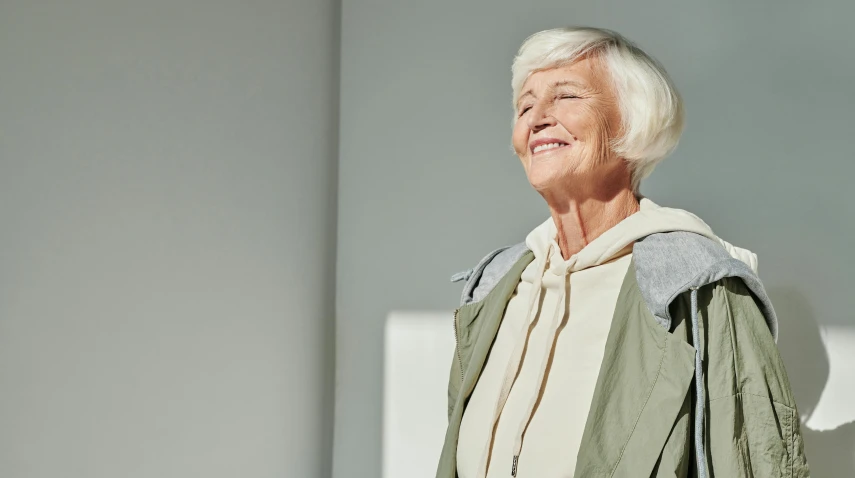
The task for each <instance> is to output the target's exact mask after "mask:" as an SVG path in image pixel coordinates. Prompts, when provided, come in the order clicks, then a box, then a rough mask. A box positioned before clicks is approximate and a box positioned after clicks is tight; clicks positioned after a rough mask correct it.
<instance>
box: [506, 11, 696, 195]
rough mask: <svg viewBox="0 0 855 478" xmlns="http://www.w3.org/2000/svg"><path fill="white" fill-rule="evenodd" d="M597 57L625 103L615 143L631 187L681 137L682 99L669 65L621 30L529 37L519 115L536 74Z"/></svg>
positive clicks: (518, 60)
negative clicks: (527, 87)
mask: <svg viewBox="0 0 855 478" xmlns="http://www.w3.org/2000/svg"><path fill="white" fill-rule="evenodd" d="M588 55H593V56H595V57H597V58H599V59H600V60H602V61H603V64H604V65H605V67H606V68H607V70H608V72H609V74H610V76H611V82H612V85H613V87H614V91H615V94H616V96H617V100H618V104H619V105H620V113H621V127H622V128H621V129H622V134H621V136H620V137H619V138H614V139H613V140H612V142H611V148H612V151H614V152H615V153H616V154H618V155H619V156H621V157H622V158H624V159H625V160H626V161H627V163H628V164H629V167H630V170H631V172H632V189H633V191H634V192H636V193H637V192H638V188H639V186H640V184H641V180H642V179H644V178H646V177H647V176H649V175H650V173H651V172H653V168H655V167H656V164H657V163H659V161H661V160H663V159H665V157H666V156H668V155H669V154H670V153H671V152H672V151H673V150H674V148H676V147H677V143H678V142H679V140H680V134H681V133H682V131H683V117H684V113H683V100H682V99H681V98H680V94H679V93H678V92H677V89H676V88H675V87H674V84H673V82H672V80H671V78H670V77H669V76H668V73H667V72H666V71H665V68H663V67H662V65H660V64H659V62H657V61H656V60H655V59H653V58H652V57H651V56H650V55H648V54H647V53H645V52H644V51H642V50H641V49H640V48H638V46H636V45H635V44H634V43H632V42H631V41H630V40H628V39H626V38H624V37H623V36H621V35H620V34H618V33H617V32H614V31H611V30H606V29H601V28H591V27H567V28H556V29H552V30H544V31H541V32H538V33H535V34H534V35H531V36H530V37H528V38H527V39H526V40H525V41H524V42H523V44H522V46H520V49H519V52H518V53H517V56H516V57H515V58H514V63H513V67H512V68H511V71H512V79H511V86H512V87H513V92H514V98H513V100H514V105H513V107H514V113H515V116H516V113H517V100H518V99H519V95H520V93H521V90H522V87H523V84H524V83H525V81H526V80H527V79H528V77H529V76H531V74H532V73H534V72H537V71H541V70H548V69H551V68H556V67H561V66H566V65H569V64H571V63H573V62H575V61H577V60H580V59H581V58H583V57H585V56H588Z"/></svg>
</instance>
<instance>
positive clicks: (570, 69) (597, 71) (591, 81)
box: [520, 58, 608, 97]
mask: <svg viewBox="0 0 855 478" xmlns="http://www.w3.org/2000/svg"><path fill="white" fill-rule="evenodd" d="M607 79H608V73H607V72H606V70H605V68H604V66H603V65H602V62H601V61H599V60H598V59H596V58H583V59H581V60H578V61H576V62H573V63H571V64H569V65H565V66H560V67H556V68H550V69H547V70H540V71H536V72H534V73H532V74H531V75H530V76H529V77H528V78H527V79H526V81H525V83H523V86H522V89H521V90H520V97H522V95H525V94H526V93H527V92H531V93H533V94H534V95H535V96H537V94H538V91H542V90H546V89H549V88H552V87H553V86H554V85H556V84H566V85H567V86H569V87H574V86H576V87H582V88H591V89H596V90H602V89H604V88H606V85H607Z"/></svg>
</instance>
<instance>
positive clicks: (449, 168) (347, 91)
mask: <svg viewBox="0 0 855 478" xmlns="http://www.w3.org/2000/svg"><path fill="white" fill-rule="evenodd" d="M853 14H855V7H853V4H852V3H851V2H849V1H843V0H841V1H839V2H834V3H833V2H812V3H811V4H810V5H807V4H804V3H802V2H796V1H785V2H781V1H773V0H763V1H754V2H743V1H736V0H733V1H717V2H702V1H693V2H686V1H684V0H663V1H656V2H635V1H630V0H610V1H577V2H567V1H555V0H540V1H538V2H536V4H532V3H531V2H520V1H516V2H507V1H503V2H496V1H493V0H480V1H473V2H458V1H451V0H436V1H432V2H396V1H390V0H344V1H343V10H342V66H341V68H342V71H341V73H342V79H341V81H342V85H341V95H342V102H341V123H340V128H341V131H340V134H341V142H340V151H341V153H340V158H339V160H340V165H339V167H340V180H339V187H340V189H339V224H338V227H339V244H338V247H339V249H338V251H339V257H338V270H337V275H338V289H337V299H336V300H337V328H336V337H337V395H336V424H335V451H334V476H336V477H338V478H376V477H377V476H380V450H381V447H380V444H381V435H380V424H381V407H382V403H381V397H382V395H381V391H382V386H383V384H382V370H383V363H382V347H381V344H382V338H383V337H382V332H383V328H382V327H383V323H384V320H385V318H386V315H387V313H388V312H389V311H390V310H393V309H397V310H402V309H403V310H406V309H417V310H424V309H434V310H451V309H452V308H453V307H454V306H455V305H456V303H457V300H458V296H459V291H460V285H459V284H450V283H449V282H448V277H449V276H450V275H451V274H452V273H454V272H457V271H459V270H462V269H466V268H468V267H471V266H472V265H474V264H475V262H477V261H478V260H479V259H480V258H481V257H482V256H483V255H484V254H486V253H487V252H488V251H490V250H492V249H493V248H495V247H499V246H502V245H505V244H511V243H515V242H518V241H521V240H523V239H524V237H525V234H526V232H528V231H529V230H530V229H531V228H533V227H534V226H535V225H537V224H538V223H539V222H541V221H542V220H544V219H545V218H546V217H547V214H548V211H547V209H546V207H545V205H544V203H543V202H542V200H541V198H540V197H539V196H537V195H536V194H535V193H534V192H533V191H532V190H531V189H530V187H529V186H528V183H527V182H526V179H525V175H524V173H523V170H522V167H521V166H520V165H519V161H518V159H517V158H516V157H515V156H513V155H512V153H511V152H510V149H509V143H510V126H511V114H512V113H511V108H510V104H511V98H510V94H511V89H510V64H511V60H512V58H513V55H514V54H515V52H516V49H517V48H518V46H519V44H520V43H521V42H522V40H523V39H524V38H525V37H526V36H527V35H529V34H531V33H534V32H535V31H538V30H542V29H545V28H551V27H557V26H564V25H568V24H583V25H594V26H602V27H607V28H613V29H616V30H618V31H620V32H623V33H624V34H626V35H627V36H629V37H630V38H632V39H635V40H636V41H637V42H638V43H640V45H641V46H642V47H643V48H645V49H646V50H647V51H649V52H650V53H652V54H653V55H654V56H656V57H657V58H659V59H660V60H661V61H662V62H663V63H664V64H665V66H666V67H667V68H668V69H669V71H670V72H671V74H672V75H673V77H674V79H675V81H676V83H677V85H678V87H679V88H680V90H681V91H682V93H683V95H684V96H685V100H686V104H687V111H688V124H687V131H686V133H685V136H684V139H683V141H682V143H681V145H680V147H679V148H678V150H677V152H676V154H675V155H674V156H673V157H672V158H670V159H668V160H666V162H665V163H663V164H662V165H661V166H660V167H659V168H658V169H657V171H656V172H654V175H653V176H652V177H651V178H650V179H649V180H648V181H647V182H646V183H645V184H644V185H643V187H642V192H643V193H645V194H647V195H648V196H650V197H651V198H652V199H653V200H654V201H657V202H659V203H660V204H663V205H668V206H673V207H680V208H684V209H688V210H690V211H693V212H695V213H696V214H698V215H699V216H700V217H702V218H704V219H705V220H706V221H707V222H708V223H709V224H710V225H711V226H712V227H713V229H714V230H715V231H716V232H717V233H718V234H719V235H720V236H722V237H724V238H725V239H727V240H729V241H730V242H733V243H735V244H737V245H740V246H742V247H747V248H749V249H751V250H753V251H755V252H756V253H758V255H759V261H760V262H759V264H760V275H761V277H762V278H763V280H764V282H765V283H766V285H767V288H768V289H769V290H770V293H771V294H772V298H773V301H774V302H775V304H776V306H777V308H778V309H779V314H780V316H781V321H782V339H781V342H780V346H781V350H782V354H783V355H784V359H785V361H786V363H787V365H788V368H789V370H790V375H791V378H792V381H793V387H794V389H795V393H796V396H797V399H798V401H799V406H800V409H801V411H802V414H803V415H805V416H808V415H809V414H810V412H811V411H812V409H813V407H815V406H816V403H817V400H818V398H819V395H820V393H821V391H822V389H823V386H824V384H825V379H826V378H827V376H828V372H829V364H828V360H827V358H826V357H825V355H824V354H825V352H824V350H823V346H822V342H821V340H820V334H819V327H821V326H845V325H847V324H849V325H852V324H853V323H855V322H853V314H852V312H851V311H852V306H851V304H850V297H851V290H852V288H853V281H852V280H851V278H850V277H851V271H852V270H853V268H855V250H853V248H852V247H851V242H852V241H851V237H852V234H853V232H855V231H853V223H855V201H853V200H852V196H851V182H852V178H853V176H854V175H853V173H855V164H853V161H852V154H853V153H852V151H853V146H855V144H853V143H855V140H853V134H852V132H851V129H852V124H853V123H852V112H853V110H855V93H853V89H852V85H855V62H853V52H855V37H853V36H852V35H851V19H852V18H853ZM402 278H406V280H403V279H402ZM449 333H451V331H449ZM853 426H855V425H852V424H850V425H847V426H844V427H841V428H838V429H837V430H834V431H830V432H822V433H820V432H814V431H810V430H807V431H806V434H807V435H808V436H807V441H808V452H809V458H810V459H811V462H812V466H813V468H814V476H817V477H825V476H855V469H853V467H855V463H853V462H852V460H851V456H852V455H853V450H855V430H853Z"/></svg>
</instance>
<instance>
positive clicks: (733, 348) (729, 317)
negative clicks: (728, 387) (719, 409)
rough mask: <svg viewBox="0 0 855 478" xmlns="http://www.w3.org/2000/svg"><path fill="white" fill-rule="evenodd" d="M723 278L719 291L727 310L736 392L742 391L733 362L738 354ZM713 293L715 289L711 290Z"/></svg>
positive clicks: (736, 360)
mask: <svg viewBox="0 0 855 478" xmlns="http://www.w3.org/2000/svg"><path fill="white" fill-rule="evenodd" d="M724 282H725V281H724V280H721V284H720V285H721V287H722V289H724V290H723V291H721V295H722V297H724V302H725V310H726V311H727V331H728V333H729V334H730V350H731V352H732V353H733V363H734V367H733V380H734V381H735V382H736V387H735V388H736V390H737V392H736V393H739V392H741V391H742V379H741V378H740V377H739V368H738V367H736V365H735V364H737V363H739V355H738V354H737V353H736V331H735V330H733V322H734V320H735V319H734V318H733V308H732V307H731V305H730V298H729V297H728V296H727V286H726V285H725V283H724ZM713 293H715V290H713Z"/></svg>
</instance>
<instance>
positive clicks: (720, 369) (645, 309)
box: [436, 232, 810, 478]
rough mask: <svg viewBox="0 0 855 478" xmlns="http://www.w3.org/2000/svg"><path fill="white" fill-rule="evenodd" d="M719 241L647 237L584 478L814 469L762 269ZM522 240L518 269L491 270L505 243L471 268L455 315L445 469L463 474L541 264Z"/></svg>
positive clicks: (625, 303) (615, 335)
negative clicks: (496, 363) (501, 351)
mask: <svg viewBox="0 0 855 478" xmlns="http://www.w3.org/2000/svg"><path fill="white" fill-rule="evenodd" d="M711 242H712V241H709V240H708V239H706V238H702V237H700V236H698V235H695V234H691V233H687V232H672V233H663V234H653V235H651V236H648V237H647V238H645V239H642V240H640V241H638V242H636V245H635V248H634V254H633V258H632V261H631V264H630V266H629V269H628V272H627V274H626V277H625V279H624V281H623V285H622V287H621V290H620V293H619V296H618V301H617V305H616V308H615V313H614V316H613V318H612V324H611V329H610V331H609V335H608V339H607V341H606V346H605V354H604V358H603V361H602V365H601V368H600V372H599V377H598V379H597V384H596V388H595V391H594V396H593V400H592V403H591V408H590V411H589V413H588V418H587V422H586V425H585V429H584V432H583V438H582V444H581V447H580V449H579V450H578V455H577V462H576V470H575V475H574V476H575V478H583V477H633V478H637V477H647V476H650V477H695V476H711V477H724V478H738V477H758V478H759V477H764V478H765V477H800V478H801V477H807V476H809V474H810V473H809V469H808V464H807V460H806V457H805V454H804V447H803V444H802V436H801V433H800V421H799V413H798V409H797V407H796V402H795V399H794V398H793V394H792V392H791V389H790V384H789V380H788V378H787V374H786V371H785V370H784V364H783V361H782V360H781V357H780V355H779V353H778V349H777V347H776V345H775V340H776V336H777V321H776V319H775V316H774V310H773V309H772V307H771V303H770V302H769V301H768V297H767V296H766V294H765V291H764V290H763V288H762V284H760V282H759V279H757V277H756V275H755V274H753V272H751V271H750V269H748V268H747V267H746V266H745V265H744V264H742V263H741V262H739V261H737V260H736V259H732V258H730V256H729V255H728V254H727V252H726V251H724V249H723V248H721V247H720V246H718V245H713V244H711ZM520 246H521V245H518V246H516V247H515V248H510V249H509V250H507V251H504V255H505V256H508V257H505V263H506V265H504V266H499V267H498V269H496V268H493V270H490V262H491V261H496V256H501V255H503V254H500V253H501V252H503V251H502V250H500V251H495V252H494V253H492V254H491V256H488V257H486V258H485V259H484V260H483V261H482V263H481V264H479V266H478V270H475V271H474V273H473V271H469V274H468V275H467V276H472V277H469V282H468V283H467V286H466V288H465V289H464V300H463V302H464V303H463V305H462V306H461V307H460V308H459V309H457V310H456V311H455V314H454V318H455V319H454V323H455V334H456V335H455V336H456V340H457V346H456V348H455V355H454V358H453V363H452V366H451V371H450V377H449V383H448V429H447V432H446V437H445V443H444V446H443V449H442V454H441V457H440V460H439V465H438V469H437V474H436V476H437V478H456V476H457V461H456V453H457V438H458V434H459V431H460V423H461V420H462V417H463V413H464V411H465V409H466V405H467V402H468V399H469V397H470V395H471V394H472V391H473V390H474V388H475V384H476V383H477V382H478V378H479V376H480V373H481V370H482V369H483V367H484V364H485V362H486V360H487V355H488V353H489V351H490V348H491V346H492V344H493V340H494V338H495V336H496V333H497V332H498V330H499V325H500V324H501V321H502V317H503V315H504V310H505V307H506V305H507V303H508V301H509V300H510V298H511V295H512V294H513V292H514V290H515V289H516V287H517V284H518V283H519V281H520V276H521V275H522V272H523V270H524V269H525V267H526V266H527V265H528V264H529V263H530V262H531V261H532V260H533V254H532V252H531V251H528V250H527V249H526V248H524V247H520ZM514 249H515V250H514ZM509 257H510V259H511V260H508V258H509ZM498 262H501V261H498ZM687 264H689V265H687ZM490 277H492V279H490ZM693 284H694V285H693ZM479 290H480V293H479ZM693 295H694V296H695V297H694V299H695V301H696V302H695V304H696V307H693V302H692V299H693V297H692V296H693ZM693 312H694V313H693ZM693 319H694V320H693ZM693 323H697V331H698V334H697V337H695V334H694V333H693V332H694V327H693ZM693 343H694V344H697V345H698V346H697V347H695V346H693V345H692V344H693ZM698 349H699V350H700V354H698V356H697V357H696V350H698ZM696 358H699V359H700V363H696ZM696 371H697V373H696ZM696 377H700V381H699V382H698V383H694V384H693V379H694V378H696ZM693 385H694V386H693ZM698 396H700V397H702V400H701V403H696V397H698ZM698 414H699V415H698ZM696 416H699V417H703V419H701V420H699V419H696V418H695V417H696ZM696 443H701V446H700V447H696ZM698 448H700V449H701V450H702V453H697V451H698V450H697V449H698ZM698 460H702V463H701V464H700V466H699V465H698V464H697V461H698ZM699 468H700V471H699ZM544 478H551V477H544Z"/></svg>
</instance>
